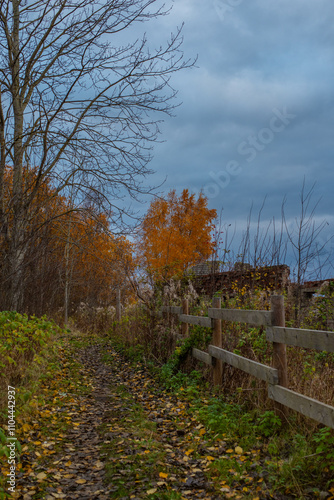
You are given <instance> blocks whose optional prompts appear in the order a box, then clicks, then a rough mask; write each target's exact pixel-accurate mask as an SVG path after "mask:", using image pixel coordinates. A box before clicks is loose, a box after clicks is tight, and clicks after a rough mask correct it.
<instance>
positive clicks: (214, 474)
mask: <svg viewBox="0 0 334 500" xmlns="http://www.w3.org/2000/svg"><path fill="white" fill-rule="evenodd" d="M86 343H87V342H86ZM61 357H62V360H63V363H62V366H61V368H62V369H61V370H60V371H59V372H58V375H57V376H55V377H52V378H48V379H46V380H45V382H44V399H43V400H42V401H38V400H37V401H35V406H36V413H35V414H34V418H32V420H31V421H28V422H19V424H20V425H21V428H20V433H21V435H20V436H19V438H20V442H21V444H22V455H21V463H20V464H18V473H17V485H16V493H15V494H14V495H12V496H11V498H18V499H21V498H22V499H24V500H32V499H37V498H43V499H46V500H53V499H56V498H61V499H79V498H80V499H83V500H88V499H94V498H99V499H101V500H103V499H108V498H115V499H117V498H119V499H133V500H136V499H143V498H152V499H156V500H164V499H166V500H168V499H171V500H172V499H180V500H182V499H183V500H184V499H192V498H193V499H204V500H209V499H210V500H214V499H222V498H235V499H247V498H249V499H253V500H256V499H259V500H260V499H269V498H273V499H277V500H284V499H289V498H295V497H294V496H291V495H290V496H289V494H286V495H282V494H280V493H277V494H273V493H272V492H270V488H269V487H270V484H267V472H266V468H265V457H264V456H263V452H262V451H261V449H257V450H251V451H244V450H243V448H242V446H240V444H241V443H237V442H235V439H234V438H233V437H230V439H229V437H228V436H227V437H226V436H224V437H217V436H215V435H213V434H212V432H211V431H209V430H207V429H205V428H204V426H203V425H202V424H201V422H200V421H199V420H198V418H197V415H196V413H195V412H192V408H191V406H190V405H189V403H188V401H187V399H186V398H184V399H182V397H181V396H176V395H175V394H172V393H170V392H168V391H167V390H165V389H163V388H162V387H161V386H159V384H158V382H157V381H155V380H154V379H153V378H152V376H151V374H150V373H149V372H148V371H146V370H145V369H144V368H143V366H141V365H140V364H138V366H137V367H134V366H133V365H132V364H131V363H129V362H127V361H126V360H125V359H124V358H122V357H121V356H120V355H119V353H117V352H116V351H115V350H114V349H113V348H112V347H110V346H106V345H103V344H102V343H101V344H91V345H89V346H88V347H81V348H80V342H79V343H77V347H76V348H75V349H73V345H70V343H69V342H68V343H66V342H65V343H64V344H63V347H62V352H61ZM77 360H80V363H78V362H77ZM73 367H75V370H76V371H75V370H74V371H73ZM203 404H205V403H204V402H203ZM36 414H37V415H38V418H37V417H36ZM231 464H232V465H231ZM2 472H3V473H4V474H5V473H6V469H5V468H4V467H2Z"/></svg>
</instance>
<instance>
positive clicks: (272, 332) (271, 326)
mask: <svg viewBox="0 0 334 500" xmlns="http://www.w3.org/2000/svg"><path fill="white" fill-rule="evenodd" d="M212 306H213V307H212V308H209V309H208V317H203V316H191V315H189V314H188V312H189V308H188V302H187V301H186V300H183V302H182V307H177V306H164V307H162V308H161V312H162V314H173V315H175V316H176V317H177V318H178V320H179V321H180V322H181V323H182V334H183V335H187V334H188V325H189V324H190V325H200V326H204V327H207V328H211V329H212V344H210V345H209V347H208V352H204V351H200V350H199V349H195V348H193V350H192V356H193V357H194V358H196V359H198V360H199V361H202V362H204V363H206V364H208V365H211V366H212V367H213V382H214V384H215V385H220V384H221V383H222V364H223V363H227V364H229V365H231V366H234V367H235V368H238V369H239V370H242V371H244V372H246V373H249V374H250V375H252V376H253V377H256V378H258V379H260V380H264V381H266V382H267V383H268V396H269V398H270V399H272V400H274V401H275V406H276V409H277V411H279V412H280V413H283V414H284V415H285V414H286V408H292V409H293V410H296V411H298V412H299V413H302V414H303V415H305V416H307V417H310V418H312V419H314V420H316V421H317V422H320V423H322V424H324V425H326V426H328V427H331V428H332V429H334V407H333V406H330V405H327V404H325V403H321V402H320V401H317V400H315V399H312V398H309V397H307V396H304V395H302V394H299V393H297V392H294V391H292V390H290V389H289V388H288V369H287V357H286V346H287V345H292V346H298V347H303V348H306V349H316V350H319V351H327V352H334V332H326V331H320V330H304V329H300V328H285V314H284V298H283V297H282V296H280V295H273V296H272V297H271V310H270V311H250V310H240V309H222V308H221V301H220V299H219V298H216V297H215V298H214V299H213V304H212ZM222 320H224V321H235V322H241V323H248V324H251V325H256V326H260V325H262V326H265V327H266V337H267V340H268V341H270V342H273V361H272V366H267V365H263V364H261V363H257V362H256V361H252V360H250V359H247V358H245V357H243V356H239V355H237V354H234V353H232V352H230V351H226V350H224V349H222V332H221V321H222Z"/></svg>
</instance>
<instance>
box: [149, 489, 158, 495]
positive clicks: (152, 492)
mask: <svg viewBox="0 0 334 500" xmlns="http://www.w3.org/2000/svg"><path fill="white" fill-rule="evenodd" d="M156 491H157V489H156V488H152V489H151V490H147V491H146V493H147V494H148V495H154V493H155V492H156Z"/></svg>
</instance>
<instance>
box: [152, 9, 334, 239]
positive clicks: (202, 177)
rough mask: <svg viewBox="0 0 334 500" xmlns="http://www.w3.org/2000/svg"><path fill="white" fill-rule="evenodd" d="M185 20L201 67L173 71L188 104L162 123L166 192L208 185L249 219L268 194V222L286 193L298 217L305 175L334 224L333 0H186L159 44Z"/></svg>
mask: <svg viewBox="0 0 334 500" xmlns="http://www.w3.org/2000/svg"><path fill="white" fill-rule="evenodd" d="M182 21H185V28H184V51H185V53H186V56H188V57H193V56H195V55H196V54H198V63H197V66H198V67H197V68H194V69H192V70H186V71H184V72H183V73H179V74H177V75H175V77H174V78H173V81H172V83H173V85H174V87H175V88H177V89H178V90H179V99H180V101H182V105H181V106H180V107H179V108H178V109H177V110H176V117H174V118H168V119H167V120H166V121H165V123H164V124H162V126H161V131H162V139H164V140H165V142H164V143H162V144H157V145H156V146H155V148H154V159H153V161H152V164H151V167H152V168H153V169H154V170H155V171H156V174H155V175H154V176H153V181H154V182H156V183H157V184H159V183H160V182H161V181H162V180H163V179H164V178H165V176H167V180H166V182H165V184H164V186H163V188H162V190H163V191H165V192H167V191H169V189H171V188H176V189H178V190H179V191H180V190H182V189H183V188H188V189H190V190H191V191H199V190H201V189H203V190H204V192H205V193H206V194H207V195H208V197H209V204H210V207H212V208H216V209H217V210H218V211H219V210H220V209H221V207H224V217H225V218H226V221H227V222H229V223H232V224H233V223H234V221H237V222H238V224H239V225H240V224H241V225H242V224H244V222H245V221H246V219H247V214H248V211H249V207H250V204H251V203H252V202H253V203H254V207H259V206H261V203H262V200H263V198H264V196H265V195H267V202H266V208H265V211H264V214H265V217H267V219H268V220H269V219H270V218H271V216H273V215H275V217H279V214H280V207H281V203H282V199H283V197H284V196H285V195H286V196H287V198H288V202H287V213H288V216H289V217H291V219H293V217H294V216H297V215H298V213H299V192H300V189H301V185H302V182H303V178H304V176H305V178H306V182H307V185H309V186H311V185H312V184H313V182H314V181H316V188H315V192H314V199H315V200H316V199H318V198H320V196H322V201H321V203H320V204H319V207H318V209H317V215H318V217H320V219H321V218H327V219H328V220H329V221H330V225H329V229H328V230H327V232H328V231H333V222H334V219H333V216H334V210H333V208H334V203H333V194H332V193H333V188H334V168H333V167H334V166H333V145H334V141H333V139H334V9H333V2H332V0H317V2H314V0H294V2H291V0H281V1H280V2H276V1H273V0H252V2H247V1H246V0H209V1H208V2H203V1H199V0H182V1H181V0H180V1H179V2H173V9H172V11H171V13H170V15H169V16H165V17H163V18H161V19H160V20H159V22H157V23H152V25H151V26H150V27H149V30H148V34H149V36H150V38H151V39H152V43H153V44H154V43H157V44H158V43H161V42H162V41H163V40H161V39H160V38H161V36H162V35H163V34H166V37H167V36H168V34H169V33H170V32H171V31H175V27H176V25H180V24H181V22H182ZM279 117H281V118H279ZM231 162H233V163H231ZM240 231H241V230H240Z"/></svg>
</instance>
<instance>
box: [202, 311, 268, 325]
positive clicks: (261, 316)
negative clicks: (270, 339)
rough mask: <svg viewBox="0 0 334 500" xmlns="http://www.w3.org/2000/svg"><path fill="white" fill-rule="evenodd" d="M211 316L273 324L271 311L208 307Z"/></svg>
mask: <svg viewBox="0 0 334 500" xmlns="http://www.w3.org/2000/svg"><path fill="white" fill-rule="evenodd" d="M208 315H209V317H210V318H214V319H223V320H225V321H238V322H240V323H249V324H251V325H264V326H270V325H271V312H270V311H248V310H242V309H214V308H209V309H208Z"/></svg>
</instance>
